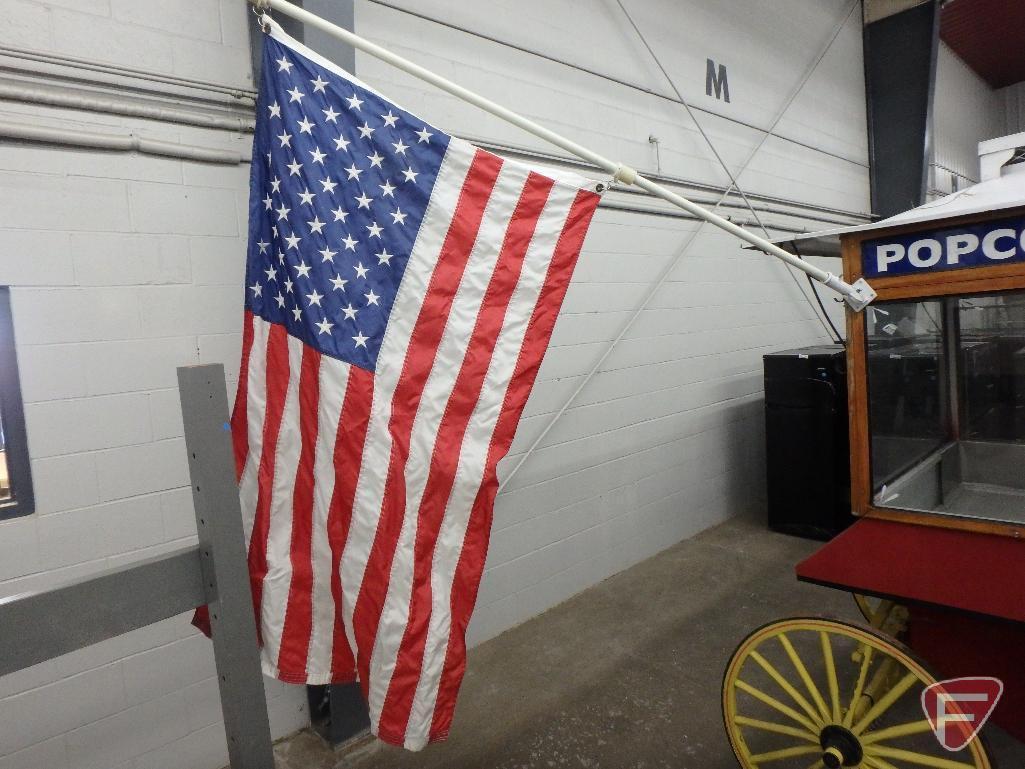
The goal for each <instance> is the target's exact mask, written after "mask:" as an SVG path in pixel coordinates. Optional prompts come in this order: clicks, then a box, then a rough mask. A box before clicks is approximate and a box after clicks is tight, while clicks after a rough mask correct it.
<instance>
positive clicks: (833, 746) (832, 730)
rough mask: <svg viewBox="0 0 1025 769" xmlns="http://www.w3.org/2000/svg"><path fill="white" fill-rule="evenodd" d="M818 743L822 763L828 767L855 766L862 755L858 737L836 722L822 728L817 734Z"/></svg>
mask: <svg viewBox="0 0 1025 769" xmlns="http://www.w3.org/2000/svg"><path fill="white" fill-rule="evenodd" d="M819 745H821V746H822V763H823V764H825V765H826V766H827V767H828V769H840V767H843V766H857V765H858V764H860V763H861V759H862V758H863V757H864V751H863V750H862V749H861V742H860V741H859V740H858V738H857V737H855V736H854V734H853V733H852V732H851V731H850V730H848V729H844V728H843V727H842V726H837V725H836V724H832V725H830V726H827V727H826V728H825V729H823V730H822V732H821V733H820V734H819Z"/></svg>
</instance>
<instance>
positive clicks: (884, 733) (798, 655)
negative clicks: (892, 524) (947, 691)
mask: <svg viewBox="0 0 1025 769" xmlns="http://www.w3.org/2000/svg"><path fill="white" fill-rule="evenodd" d="M935 681H936V679H935V678H934V677H933V676H932V675H931V674H930V673H929V672H928V671H927V670H926V669H925V667H924V666H923V665H922V663H921V662H919V661H918V660H917V659H915V658H914V657H913V656H912V655H911V653H910V652H909V651H908V650H907V649H906V648H905V647H904V646H903V645H902V644H900V643H899V642H896V641H894V640H893V639H891V638H887V637H886V636H885V635H883V634H882V633H880V632H878V631H876V630H873V629H871V628H867V627H860V626H858V625H852V624H849V623H846V622H840V621H836V620H827V619H816V618H794V619H785V620H780V621H778V622H773V623H770V624H768V625H765V626H764V627H761V628H759V629H758V630H756V631H754V632H753V633H751V635H749V636H748V637H747V638H745V639H744V641H743V642H742V643H741V644H740V646H739V647H738V648H737V650H736V651H735V652H734V654H733V657H732V659H730V663H729V665H728V666H727V667H726V673H725V675H724V677H723V690H722V708H723V720H724V722H725V726H726V733H727V734H728V735H729V738H730V744H731V745H732V747H733V752H734V753H735V754H736V756H737V760H738V761H739V762H740V765H741V766H742V767H744V769H761V768H762V767H767V768H768V769H776V768H777V767H778V768H779V769H790V768H791V767H792V768H794V769H840V767H863V768H864V769H897V768H898V767H904V768H911V767H933V768H934V769H989V767H990V762H989V759H988V758H987V756H986V751H985V748H984V746H983V744H982V742H981V740H980V739H979V738H976V739H974V740H972V741H971V742H970V743H969V744H968V746H967V747H965V748H964V749H963V750H961V751H958V752H956V753H952V752H949V751H947V750H946V749H945V748H944V747H943V746H942V745H941V744H940V743H939V741H938V740H937V739H936V737H935V735H934V734H933V732H932V728H931V727H930V725H929V722H928V721H927V720H926V718H925V714H924V713H923V712H922V708H921V704H920V702H921V693H922V690H923V689H924V688H925V687H927V686H928V685H929V684H932V683H934V682H935Z"/></svg>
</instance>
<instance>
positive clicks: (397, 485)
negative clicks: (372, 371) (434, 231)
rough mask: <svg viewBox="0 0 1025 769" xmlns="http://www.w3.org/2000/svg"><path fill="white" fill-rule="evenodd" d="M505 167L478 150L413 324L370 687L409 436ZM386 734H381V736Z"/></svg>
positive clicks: (367, 601)
mask: <svg viewBox="0 0 1025 769" xmlns="http://www.w3.org/2000/svg"><path fill="white" fill-rule="evenodd" d="M501 168H502V160H501V158H499V157H497V156H495V155H492V154H490V153H488V152H483V151H481V150H477V151H476V153H475V154H474V157H473V161H472V162H471V164H470V170H469V171H468V172H467V174H466V178H465V180H464V182H463V186H462V189H461V190H460V192H459V200H458V202H457V203H456V208H455V214H454V216H453V217H452V223H451V225H450V226H449V230H448V233H447V234H446V236H445V243H444V245H443V246H442V249H441V252H440V254H439V255H438V260H437V263H436V266H435V268H434V272H433V274H432V275H431V281H430V285H429V286H428V288H427V293H426V296H425V298H424V302H423V305H422V306H421V307H420V312H419V315H418V316H417V319H416V323H415V324H414V326H413V333H412V336H411V337H410V342H409V346H408V348H407V349H408V352H407V355H406V359H405V361H403V366H402V373H401V375H400V376H399V379H398V383H397V384H396V387H395V393H394V395H393V397H392V412H391V418H390V420H389V424H388V429H389V432H390V433H391V437H392V447H391V456H390V459H389V463H388V475H387V480H386V481H385V487H384V498H383V500H382V502H381V515H380V518H379V521H378V525H377V531H376V532H375V535H374V544H373V546H372V547H371V550H370V556H369V558H368V559H367V565H366V569H365V570H364V574H363V582H362V584H361V585H360V590H359V596H358V597H357V599H356V608H355V612H354V617H353V625H354V628H355V633H356V648H357V664H358V667H359V671H360V679H361V681H363V683H364V693H365V694H366V693H367V689H366V687H367V684H366V682H367V681H368V680H369V677H370V656H371V653H372V652H373V649H374V639H375V638H376V636H377V630H378V625H379V623H380V620H381V611H382V609H383V606H384V599H385V596H386V595H387V592H388V578H389V575H390V573H391V566H392V559H393V558H394V556H395V546H396V544H397V542H398V538H399V533H400V531H401V529H402V521H403V516H404V514H405V509H406V485H405V482H404V479H403V475H404V471H405V466H406V460H407V458H408V456H409V438H410V433H411V432H412V429H413V420H414V418H415V417H416V412H417V410H418V409H419V406H420V398H421V396H422V395H423V388H424V384H425V383H426V381H427V377H428V375H429V374H430V371H431V366H432V365H433V363H434V356H435V354H436V352H437V349H438V343H439V342H440V341H441V337H442V334H443V332H444V330H445V324H446V322H447V320H448V315H449V310H450V308H451V306H452V300H453V298H454V297H455V293H456V289H457V288H458V287H459V282H460V280H461V279H462V275H463V270H464V269H465V267H466V263H467V261H468V260H469V257H470V252H471V251H472V250H473V244H474V242H475V241H476V239H477V233H478V231H479V229H480V224H481V221H482V220H483V218H484V211H485V208H486V206H487V202H488V199H489V198H490V196H491V191H492V190H493V189H494V186H495V182H496V181H497V179H498V174H499V171H500V170H501ZM379 733H380V732H379Z"/></svg>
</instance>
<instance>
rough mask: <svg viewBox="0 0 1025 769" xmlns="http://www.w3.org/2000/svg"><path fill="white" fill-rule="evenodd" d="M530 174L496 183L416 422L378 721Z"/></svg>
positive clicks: (379, 662) (378, 683) (373, 695)
mask: <svg viewBox="0 0 1025 769" xmlns="http://www.w3.org/2000/svg"><path fill="white" fill-rule="evenodd" d="M526 178H527V174H526V172H525V170H524V168H523V167H522V166H517V165H512V164H508V163H507V164H504V165H503V166H502V170H501V171H500V172H499V176H498V180H497V181H496V183H495V187H494V189H495V192H494V194H492V195H491V198H490V200H489V201H488V205H487V207H486V209H485V212H484V218H483V220H482V221H481V226H480V229H479V231H478V233H477V238H476V240H475V242H474V245H473V249H472V251H471V252H470V258H469V260H468V262H467V264H466V268H465V271H464V272H463V276H462V280H461V281H460V284H459V288H458V290H457V291H456V296H455V299H454V301H453V302H452V309H451V311H450V313H449V316H448V320H447V322H446V325H445V332H444V334H443V336H442V338H441V341H440V343H439V345H438V351H437V353H436V355H435V358H434V365H433V367H432V369H431V373H430V376H429V377H428V379H427V382H426V384H425V385H424V391H423V397H422V398H421V400H420V408H419V410H418V412H417V414H416V417H415V419H414V421H413V430H412V432H411V435H410V443H409V458H408V460H407V462H406V472H405V477H404V479H401V480H400V482H403V481H404V482H405V484H406V493H407V496H406V510H405V516H404V518H403V522H402V532H401V534H400V535H399V541H398V546H397V547H396V550H395V553H396V555H395V561H394V562H393V563H392V570H391V579H390V580H389V582H388V597H387V599H386V601H385V607H384V611H383V613H382V614H381V624H380V626H379V627H378V631H377V638H376V639H375V644H374V653H373V656H372V657H371V672H370V684H371V685H370V702H369V705H370V712H371V715H372V717H373V716H376V715H378V714H379V713H380V711H381V709H382V708H383V707H384V701H385V697H386V696H387V694H388V687H389V685H390V683H391V677H392V672H393V671H394V669H395V664H396V657H397V655H398V653H399V649H400V645H401V643H402V639H403V637H404V635H405V630H406V624H407V621H408V619H409V603H410V594H411V588H412V580H413V566H414V564H413V549H414V543H415V541H416V534H417V519H418V515H419V513H420V504H421V500H422V499H423V493H424V488H425V486H426V484H427V476H428V472H429V470H430V469H431V457H432V455H433V453H434V447H435V439H436V438H437V436H438V429H439V427H440V426H441V421H442V419H443V418H444V416H445V413H446V408H447V406H448V401H449V396H450V395H451V393H452V390H453V387H454V386H455V383H456V377H457V376H458V375H459V373H460V370H461V366H462V362H463V356H464V355H465V353H466V349H467V348H466V345H467V340H469V339H470V336H471V334H472V333H473V329H474V326H475V325H476V321H477V316H478V314H479V312H480V307H481V303H482V302H483V300H484V292H485V289H487V287H488V283H489V282H490V281H491V276H492V273H493V272H494V269H495V264H496V262H497V261H498V255H499V251H500V249H501V247H502V243H503V242H504V240H505V238H504V235H505V230H506V228H507V227H508V225H509V222H510V219H511V218H512V215H513V209H514V208H515V206H516V202H517V200H518V199H519V194H520V192H521V191H522V187H523V184H524V182H525V181H526Z"/></svg>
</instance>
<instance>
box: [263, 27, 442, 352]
mask: <svg viewBox="0 0 1025 769" xmlns="http://www.w3.org/2000/svg"><path fill="white" fill-rule="evenodd" d="M257 109H258V110H259V113H258V115H257V121H256V138H255V141H254V145H253V163H252V172H251V176H250V197H249V254H248V261H247V266H246V307H247V308H248V309H250V310H252V311H253V313H255V314H256V315H259V316H260V317H262V318H264V319H265V320H268V321H270V322H272V323H279V324H282V325H284V326H285V328H286V329H287V330H288V333H290V334H292V335H293V336H295V337H298V338H299V339H301V340H302V341H304V342H305V343H307V344H309V345H311V346H313V347H315V348H316V349H318V350H319V351H320V352H322V353H324V354H325V355H329V356H332V357H335V358H340V359H341V360H344V361H347V362H349V363H352V364H354V365H356V366H361V367H363V368H367V369H373V368H374V366H375V364H376V362H377V355H378V352H379V351H380V349H381V340H382V338H383V336H384V329H385V326H386V325H387V323H388V315H389V313H390V312H391V308H392V304H393V303H394V301H395V293H396V291H397V290H398V287H399V281H401V279H402V273H403V272H404V270H405V268H406V262H407V261H408V259H409V252H410V250H411V249H412V248H413V243H414V241H415V239H416V235H417V232H418V230H419V229H420V222H421V220H422V219H423V216H424V212H425V210H426V208H427V202H428V200H430V197H431V190H432V189H433V187H434V180H435V178H436V177H437V174H438V168H439V167H440V165H441V161H442V158H443V157H444V156H445V150H446V148H447V147H448V141H449V137H448V136H447V135H446V134H444V133H442V132H441V131H438V130H437V129H435V128H433V127H432V126H429V125H427V124H425V123H424V122H423V121H421V120H419V119H418V118H416V117H415V116H414V115H411V114H409V113H408V112H405V111H403V110H401V109H399V108H398V107H396V106H395V105H394V104H391V103H390V102H388V101H385V100H384V99H382V98H381V97H380V96H377V95H376V94H374V93H371V92H370V91H367V90H366V89H365V88H361V87H359V86H358V85H355V84H354V83H352V82H350V81H349V80H348V79H346V78H343V77H340V76H339V75H337V74H335V73H333V72H330V71H328V70H327V69H325V68H324V67H321V66H320V65H318V64H316V63H315V62H313V61H311V60H309V59H307V58H305V57H304V56H301V55H299V54H297V53H296V52H295V51H293V50H291V49H290V48H287V47H285V46H283V45H282V44H281V43H279V42H278V41H277V40H274V39H273V38H271V37H269V36H267V37H265V38H264V49H263V78H262V83H261V85H260V98H259V101H258V104H257Z"/></svg>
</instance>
